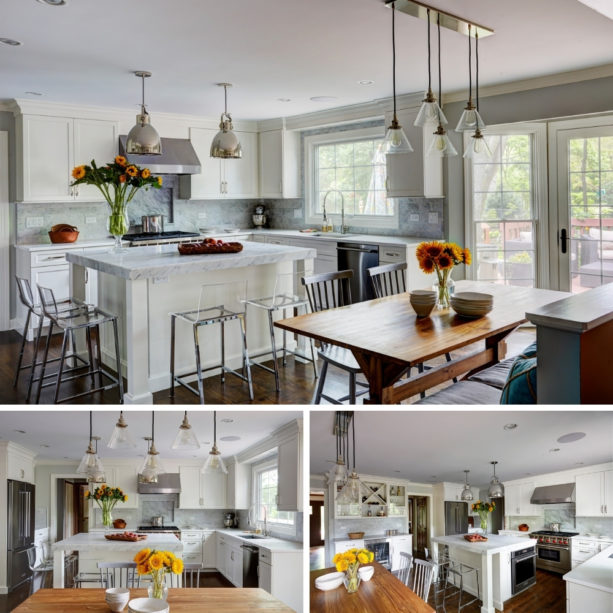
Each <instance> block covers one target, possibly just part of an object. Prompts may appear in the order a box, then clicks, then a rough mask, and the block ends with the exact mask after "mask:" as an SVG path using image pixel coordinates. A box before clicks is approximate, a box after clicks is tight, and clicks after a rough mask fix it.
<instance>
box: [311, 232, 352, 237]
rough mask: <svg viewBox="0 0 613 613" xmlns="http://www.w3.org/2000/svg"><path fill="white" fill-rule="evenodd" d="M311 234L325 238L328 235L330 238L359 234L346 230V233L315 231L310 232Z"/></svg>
mask: <svg viewBox="0 0 613 613" xmlns="http://www.w3.org/2000/svg"><path fill="white" fill-rule="evenodd" d="M309 236H321V237H323V238H325V237H326V236H329V237H330V238H344V237H347V236H357V235H356V234H351V233H349V232H346V233H345V234H342V233H341V232H313V233H311V234H309Z"/></svg>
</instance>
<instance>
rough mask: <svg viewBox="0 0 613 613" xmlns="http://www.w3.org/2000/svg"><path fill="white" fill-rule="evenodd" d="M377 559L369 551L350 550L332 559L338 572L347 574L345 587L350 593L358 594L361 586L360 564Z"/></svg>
mask: <svg viewBox="0 0 613 613" xmlns="http://www.w3.org/2000/svg"><path fill="white" fill-rule="evenodd" d="M374 559H375V554H374V553H373V552H372V551H369V550H368V549H349V550H348V551H345V552H343V553H337V554H336V555H335V556H334V557H333V558H332V563H333V564H334V565H335V566H336V570H337V571H338V572H340V573H345V587H346V588H347V591H348V592H349V593H351V592H356V591H357V589H358V586H359V585H360V579H359V576H358V568H360V564H368V563H369V562H372V561H373V560H374Z"/></svg>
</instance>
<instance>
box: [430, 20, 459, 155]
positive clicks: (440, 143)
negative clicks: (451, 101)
mask: <svg viewBox="0 0 613 613" xmlns="http://www.w3.org/2000/svg"><path fill="white" fill-rule="evenodd" d="M436 29H437V34H438V99H439V100H442V99H443V89H442V85H441V14H440V13H438V15H437V17H436ZM426 155H429V156H432V157H453V156H454V155H458V152H457V151H456V148H455V147H454V146H453V144H452V142H451V141H450V140H449V136H447V132H446V130H445V128H444V127H443V122H442V118H441V117H439V120H438V126H437V128H436V132H434V138H433V139H432V142H431V143H430V146H429V147H428V152H427V154H426Z"/></svg>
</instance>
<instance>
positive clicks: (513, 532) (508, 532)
mask: <svg viewBox="0 0 613 613" xmlns="http://www.w3.org/2000/svg"><path fill="white" fill-rule="evenodd" d="M538 529H539V528H537V530H538ZM479 530H480V528H479ZM530 532H533V531H532V530H528V531H526V532H524V531H523V530H512V529H509V530H499V531H498V534H499V535H500V536H522V537H524V538H526V537H528V536H529V535H530ZM500 533H503V534H500Z"/></svg>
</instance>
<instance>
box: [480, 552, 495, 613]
mask: <svg viewBox="0 0 613 613" xmlns="http://www.w3.org/2000/svg"><path fill="white" fill-rule="evenodd" d="M480 579H481V603H482V606H481V613H496V610H495V609H494V581H493V579H494V578H493V576H492V556H488V555H487V554H485V553H484V554H483V555H482V556H481V577H480Z"/></svg>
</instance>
